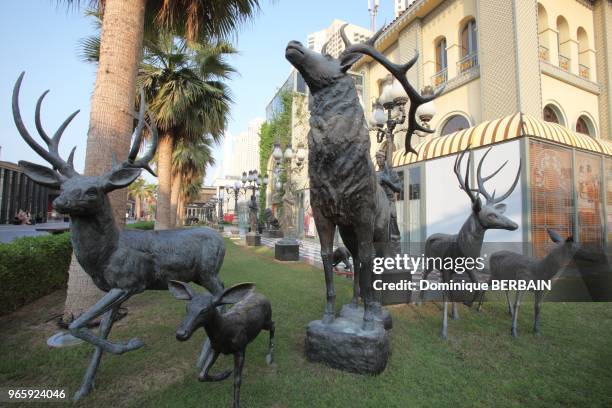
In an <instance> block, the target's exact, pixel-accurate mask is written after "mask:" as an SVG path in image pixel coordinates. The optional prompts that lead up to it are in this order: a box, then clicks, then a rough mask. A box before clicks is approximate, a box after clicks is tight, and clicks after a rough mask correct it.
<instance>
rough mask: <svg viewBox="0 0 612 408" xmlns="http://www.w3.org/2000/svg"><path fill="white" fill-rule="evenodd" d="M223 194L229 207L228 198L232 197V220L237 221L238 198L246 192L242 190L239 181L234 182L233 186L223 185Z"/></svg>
mask: <svg viewBox="0 0 612 408" xmlns="http://www.w3.org/2000/svg"><path fill="white" fill-rule="evenodd" d="M225 193H226V194H227V200H228V205H229V200H230V197H231V196H232V195H233V196H234V218H235V219H236V220H237V219H238V198H239V197H240V195H241V194H246V190H243V189H242V184H241V183H240V181H236V182H235V183H234V185H233V186H232V185H231V184H229V183H228V184H226V185H225Z"/></svg>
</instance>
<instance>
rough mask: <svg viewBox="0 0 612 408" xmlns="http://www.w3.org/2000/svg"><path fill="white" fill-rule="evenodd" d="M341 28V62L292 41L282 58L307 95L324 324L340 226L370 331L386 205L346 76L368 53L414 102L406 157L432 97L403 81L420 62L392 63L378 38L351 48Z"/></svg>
mask: <svg viewBox="0 0 612 408" xmlns="http://www.w3.org/2000/svg"><path fill="white" fill-rule="evenodd" d="M345 27H346V26H344V27H342V29H341V36H342V39H343V41H344V43H345V45H346V46H347V49H345V51H344V52H343V53H342V54H341V55H340V57H339V58H338V59H335V58H333V57H331V56H330V55H329V54H327V53H326V52H325V50H324V52H323V54H319V53H317V52H315V51H312V50H310V49H308V48H306V47H304V46H303V45H302V44H301V43H299V42H297V41H291V42H289V44H288V45H287V48H286V52H285V56H286V58H287V59H288V60H289V62H291V64H292V65H293V66H294V67H295V68H296V69H297V70H298V71H299V72H300V73H301V74H302V76H303V77H304V80H305V81H306V83H307V84H308V86H309V88H310V92H311V95H312V98H311V99H310V105H309V108H310V115H311V116H310V132H309V133H308V149H309V153H308V174H309V179H310V201H311V204H312V209H313V216H314V219H315V224H316V226H317V231H318V233H319V239H320V243H321V258H322V260H323V267H324V270H325V284H326V287H327V304H326V306H325V314H324V316H323V322H324V323H331V322H333V320H334V318H335V316H334V310H335V298H336V293H335V290H334V286H333V268H332V261H333V239H334V232H335V229H336V226H337V227H338V228H339V231H340V235H341V237H342V240H343V241H344V243H345V245H346V246H347V247H348V249H349V251H350V252H351V254H353V260H354V261H355V265H356V266H355V274H356V276H355V279H358V282H359V288H360V289H361V293H362V294H363V298H364V304H365V307H364V322H363V328H364V329H372V328H373V327H374V325H373V320H374V308H376V305H375V302H374V298H373V290H372V260H373V255H374V242H388V237H389V202H388V200H387V197H386V196H385V193H384V191H383V190H382V188H381V187H380V186H379V185H378V183H377V181H376V173H375V171H374V166H373V165H372V161H371V159H370V155H369V152H370V136H369V133H368V126H367V123H366V120H365V117H364V113H363V109H362V106H361V103H360V102H359V98H358V97H357V92H356V90H355V84H354V82H353V79H352V78H351V76H350V75H348V74H347V71H348V70H349V69H350V68H351V66H352V65H353V64H354V63H355V62H356V61H357V60H358V59H359V58H360V57H361V54H368V55H370V56H372V57H373V58H374V59H375V60H377V61H379V62H380V63H381V64H382V65H383V66H385V67H386V68H387V69H389V70H390V71H391V72H392V74H393V75H394V76H395V77H397V78H398V81H400V83H401V84H402V86H403V87H404V89H406V92H407V93H408V96H409V98H410V100H411V104H410V115H409V126H408V133H407V135H406V143H407V146H408V149H407V151H413V149H412V147H411V146H410V143H409V139H410V137H411V136H412V133H413V132H414V130H423V131H428V130H427V129H424V128H422V127H421V126H420V125H419V124H418V123H417V122H416V116H415V113H416V108H417V107H418V106H420V105H421V104H423V103H425V102H428V101H429V100H431V99H433V98H434V97H435V95H434V96H432V97H429V98H423V97H421V95H419V94H418V93H417V92H416V91H415V90H414V89H413V88H412V87H411V86H410V84H409V83H408V80H407V79H406V72H407V71H408V69H409V68H410V67H411V66H412V65H413V64H414V63H415V62H416V58H417V57H415V58H413V59H412V60H411V61H410V62H408V63H407V64H405V65H396V64H393V63H391V62H390V61H389V60H388V59H387V58H385V57H384V56H383V55H382V54H380V53H379V52H378V51H376V49H375V48H374V47H373V44H374V43H375V41H376V39H377V38H378V37H379V35H380V33H381V32H380V31H379V32H378V33H377V34H375V35H374V36H373V37H372V38H370V39H369V40H368V41H367V43H365V44H354V45H350V43H349V41H348V38H347V36H346V34H345V33H344V29H345ZM325 48H326V47H324V49H325ZM429 132H431V131H429ZM357 261H358V262H357ZM358 296H359V294H358V293H354V298H353V303H354V304H358V302H359V298H358Z"/></svg>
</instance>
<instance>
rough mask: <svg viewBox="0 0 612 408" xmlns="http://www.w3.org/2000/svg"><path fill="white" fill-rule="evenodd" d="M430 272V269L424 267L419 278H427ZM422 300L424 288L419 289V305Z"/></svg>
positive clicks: (423, 298)
mask: <svg viewBox="0 0 612 408" xmlns="http://www.w3.org/2000/svg"><path fill="white" fill-rule="evenodd" d="M430 273H431V269H424V270H423V276H422V277H421V280H427V278H428V277H429V274H430ZM423 300H425V291H424V290H420V291H419V302H418V304H419V305H422V304H423Z"/></svg>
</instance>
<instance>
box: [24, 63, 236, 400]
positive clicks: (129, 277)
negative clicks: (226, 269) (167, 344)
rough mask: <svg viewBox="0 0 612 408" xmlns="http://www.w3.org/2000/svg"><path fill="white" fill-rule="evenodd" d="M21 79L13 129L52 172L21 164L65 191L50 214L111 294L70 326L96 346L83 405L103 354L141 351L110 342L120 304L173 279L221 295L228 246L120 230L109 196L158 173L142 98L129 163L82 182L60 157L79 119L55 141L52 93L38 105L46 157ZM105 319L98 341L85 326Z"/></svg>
mask: <svg viewBox="0 0 612 408" xmlns="http://www.w3.org/2000/svg"><path fill="white" fill-rule="evenodd" d="M23 76H24V74H23V73H22V74H21V75H20V76H19V79H18V80H17V82H16V83H15V87H14V89H13V101H12V107H13V118H14V120H15V125H16V127H17V130H18V131H19V133H20V134H21V136H22V137H23V139H24V140H25V141H26V143H27V144H28V145H29V146H30V147H31V148H32V149H33V150H34V151H35V152H36V153H38V155H39V156H40V157H42V158H43V159H45V160H46V161H47V162H49V164H51V166H52V168H49V167H44V166H40V165H38V164H34V163H30V162H26V161H20V162H19V166H20V167H21V169H23V171H24V173H25V174H26V175H27V176H28V177H30V178H31V179H32V180H34V181H35V182H37V183H39V184H42V185H44V186H47V187H52V188H60V187H61V192H60V195H59V196H58V197H57V198H56V199H55V200H54V201H53V208H54V209H55V210H56V211H57V212H59V213H62V214H69V215H70V218H71V223H70V233H71V240H72V248H73V250H74V254H75V256H76V258H77V260H78V261H79V263H80V264H81V266H82V267H83V269H84V270H85V272H86V273H87V274H88V275H89V276H90V277H91V278H92V280H93V282H94V283H95V285H96V286H97V287H98V288H99V289H100V290H102V291H105V292H107V293H106V294H105V295H104V297H102V299H100V300H99V301H98V302H97V303H96V304H95V305H93V306H92V307H91V308H90V309H89V310H87V311H86V312H85V313H83V314H82V315H81V316H80V317H79V318H77V319H76V320H75V321H73V322H72V323H71V324H70V326H69V329H70V333H71V334H72V335H73V336H75V337H77V338H80V339H82V340H84V341H86V342H88V343H90V344H92V345H94V346H96V349H95V351H94V354H93V357H92V359H91V362H90V364H89V367H88V368H87V371H86V373H85V376H84V378H83V382H82V385H81V388H80V389H79V391H78V392H77V393H76V395H75V397H74V398H75V399H77V400H78V399H79V398H80V397H82V396H85V395H87V394H88V393H89V392H90V391H91V390H92V387H93V382H94V377H95V374H96V371H97V369H98V365H99V363H100V359H101V357H102V352H104V351H105V352H108V353H111V354H122V353H125V352H128V351H131V350H135V349H138V348H140V347H142V346H143V342H142V341H141V340H139V339H138V338H132V339H131V340H129V341H128V342H113V341H109V340H107V338H108V335H109V333H110V330H111V328H112V326H113V322H114V320H115V318H116V316H117V313H118V311H119V308H120V307H121V305H122V304H123V302H125V301H126V300H128V299H129V298H130V297H131V296H133V295H135V294H137V293H140V292H143V291H145V290H149V289H153V290H165V289H166V288H167V281H168V280H170V279H181V280H183V281H189V282H195V283H197V284H199V285H202V286H204V287H206V288H207V289H208V290H209V291H211V292H212V293H214V294H216V295H220V294H221V293H222V291H223V284H222V282H221V280H220V279H219V276H218V274H219V269H220V268H221V265H222V263H223V257H224V255H225V244H224V242H223V238H221V236H220V235H219V234H218V233H217V232H216V231H214V230H212V229H209V228H188V229H179V230H165V231H139V230H135V229H126V230H119V228H118V227H117V225H116V224H115V220H114V217H113V211H112V209H111V206H110V202H109V199H108V197H107V194H108V193H109V192H111V191H113V190H117V189H120V188H124V187H127V186H128V185H130V184H131V183H132V182H133V181H134V180H136V179H137V178H138V177H139V176H140V173H141V171H142V169H146V170H148V171H149V172H151V173H153V171H152V170H151V169H150V167H149V161H150V160H151V159H152V158H153V156H154V154H155V150H156V148H157V140H158V136H157V130H156V129H155V127H154V126H150V125H149V124H148V123H146V121H145V104H144V95H143V92H141V99H140V100H141V105H140V111H139V114H138V123H137V125H136V129H135V130H134V134H133V135H132V137H133V139H134V141H133V144H132V147H131V149H130V152H129V155H128V158H127V160H126V161H124V162H123V163H117V162H116V160H113V161H114V163H113V167H112V169H111V170H109V171H108V172H107V173H105V174H102V175H98V176H83V175H81V174H79V173H78V172H77V171H76V170H75V169H74V165H73V157H74V149H73V150H72V152H71V153H70V156H69V157H68V160H64V159H62V158H61V157H60V155H59V142H60V138H61V136H62V133H63V132H64V130H65V129H66V127H67V126H68V124H69V123H70V121H71V120H72V119H73V118H74V117H75V116H76V114H77V113H78V111H77V112H74V113H73V114H72V115H70V116H69V117H68V119H66V120H65V121H64V123H62V124H61V125H60V127H59V128H58V130H57V131H56V132H55V134H54V135H53V137H49V136H48V135H47V134H46V133H45V131H44V130H43V129H42V126H41V124H40V106H41V103H42V100H43V98H44V96H45V95H46V94H47V93H46V92H45V93H43V94H42V96H41V97H40V98H39V99H38V103H37V105H36V120H35V122H36V128H37V130H38V133H39V134H40V136H41V138H42V139H43V140H44V141H45V143H46V144H47V149H45V148H43V147H42V146H41V145H39V144H38V143H36V141H34V139H33V138H32V136H30V134H29V133H28V131H27V129H26V128H25V125H24V124H23V121H22V119H21V114H20V111H19V89H20V87H21V81H22V79H23ZM145 126H146V127H147V128H148V130H149V133H150V135H151V140H150V143H149V147H148V149H147V151H146V152H145V153H144V155H143V156H142V157H141V158H137V157H136V156H137V154H138V150H139V148H140V145H141V141H142V131H143V128H144V127H145ZM125 137H129V135H125ZM100 316H102V321H101V323H100V332H99V335H97V336H96V335H95V334H94V333H92V332H91V331H90V330H89V329H88V326H89V325H90V324H91V322H92V321H94V320H95V319H97V318H98V317H100ZM206 350H207V347H206V344H205V346H204V349H203V352H202V357H205V356H206Z"/></svg>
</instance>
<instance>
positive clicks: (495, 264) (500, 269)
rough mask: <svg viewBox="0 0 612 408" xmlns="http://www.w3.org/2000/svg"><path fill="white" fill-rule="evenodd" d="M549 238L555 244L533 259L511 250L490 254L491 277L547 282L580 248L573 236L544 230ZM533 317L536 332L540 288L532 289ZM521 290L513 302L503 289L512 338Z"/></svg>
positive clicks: (492, 278) (538, 330) (538, 320)
mask: <svg viewBox="0 0 612 408" xmlns="http://www.w3.org/2000/svg"><path fill="white" fill-rule="evenodd" d="M547 231H548V235H549V237H550V239H551V240H552V241H553V242H554V243H555V244H556V245H555V247H554V248H553V249H552V250H551V251H550V252H549V253H548V255H546V256H545V257H544V258H542V259H534V258H531V257H529V256H526V255H523V254H519V253H516V252H511V251H499V252H495V253H494V254H493V255H491V259H490V263H489V265H490V270H491V277H490V281H491V280H508V281H518V280H523V281H525V282H534V283H535V282H536V281H548V280H551V279H552V278H553V277H554V276H555V275H556V274H557V273H559V271H560V270H561V269H562V268H563V267H565V266H566V265H567V264H568V263H569V262H570V261H572V259H573V258H574V256H575V255H576V253H577V252H578V251H579V250H580V248H579V246H578V244H576V243H574V238H573V237H571V236H570V237H568V238H567V239H563V238H562V237H561V236H560V235H559V234H558V233H557V232H556V231H554V230H552V229H547ZM533 292H534V310H535V318H534V322H533V331H534V332H535V334H536V335H540V311H541V309H542V301H543V300H544V290H534V291H533ZM523 294H524V291H520V290H519V291H516V297H515V299H514V305H512V303H511V301H510V295H509V293H508V291H506V299H507V301H508V312H509V314H510V316H511V317H512V327H511V329H510V333H511V334H512V336H513V337H517V336H518V331H517V322H518V312H519V307H520V306H521V299H522V298H523Z"/></svg>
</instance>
